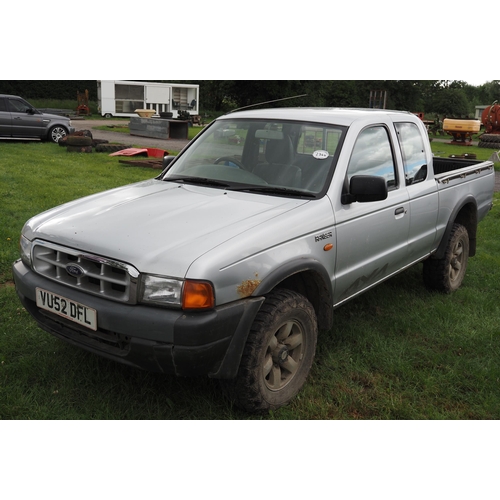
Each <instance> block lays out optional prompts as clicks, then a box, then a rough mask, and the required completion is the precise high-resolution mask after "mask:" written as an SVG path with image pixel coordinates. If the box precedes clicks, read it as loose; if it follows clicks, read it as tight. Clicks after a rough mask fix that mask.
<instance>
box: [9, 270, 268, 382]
mask: <svg viewBox="0 0 500 500" xmlns="http://www.w3.org/2000/svg"><path fill="white" fill-rule="evenodd" d="M12 269H13V274H14V281H15V284H16V291H17V294H18V296H19V298H20V300H21V302H22V304H23V305H24V307H25V308H26V310H27V311H28V312H29V313H30V314H31V315H32V316H33V317H34V318H35V320H36V321H37V323H38V325H39V326H40V327H41V328H43V329H44V330H46V331H47V332H49V333H52V334H53V335H55V336H57V337H59V338H61V339H63V340H66V341H67V342H69V343H71V344H74V345H77V346H79V347H82V348H83V349H86V350H88V351H90V352H93V353H95V354H98V355H100V356H103V357H106V358H109V359H113V360H115V361H119V362H121V363H125V364H128V365H131V366H135V367H137V368H142V369H145V370H148V371H155V372H163V373H170V374H175V375H180V376H192V375H208V376H210V377H213V378H232V377H234V376H235V375H236V373H237V370H238V366H239V364H240V360H241V354H242V352H243V348H244V346H245V343H246V340H247V336H248V332H249V330H250V326H251V325H252V323H253V320H254V318H255V315H256V314H257V312H258V310H259V309H260V306H261V304H262V302H263V301H264V298H263V297H253V298H247V299H244V300H241V301H237V302H233V303H231V304H227V305H224V306H220V307H217V308H215V309H214V310H211V311H208V312H186V311H181V310H173V309H163V308H157V307H151V306H144V305H128V304H123V303H120V302H114V301H111V300H108V299H103V298H101V297H97V296H93V295H88V294H86V293H82V292H80V291H79V290H75V289H73V288H70V287H66V286H64V285H61V284H59V283H56V282H54V281H51V280H48V279H46V278H44V277H43V276H40V275H39V274H37V273H35V272H33V271H32V270H31V269H29V268H28V267H26V266H25V265H24V264H23V262H21V261H20V260H18V261H16V262H15V263H14V265H13V268H12ZM36 287H40V288H43V289H45V290H49V291H51V292H53V293H55V294H58V295H61V296H63V297H66V298H68V299H71V300H74V301H76V302H79V303H82V304H84V305H86V306H88V307H91V308H93V309H95V310H96V311H97V325H98V328H97V331H92V330H89V329H87V328H85V327H83V326H80V325H78V324H76V323H74V322H72V321H70V320H66V319H64V318H62V317H60V316H58V315H56V314H52V313H50V312H47V311H44V310H42V309H39V308H38V307H37V305H36V297H35V289H36Z"/></svg>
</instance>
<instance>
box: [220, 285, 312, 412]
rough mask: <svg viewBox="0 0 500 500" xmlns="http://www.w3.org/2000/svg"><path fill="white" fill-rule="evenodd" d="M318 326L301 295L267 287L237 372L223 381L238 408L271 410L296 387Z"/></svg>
mask: <svg viewBox="0 0 500 500" xmlns="http://www.w3.org/2000/svg"><path fill="white" fill-rule="evenodd" d="M317 336H318V327H317V321H316V313H315V311H314V308H313V306H312V305H311V303H310V302H309V301H308V300H307V299H306V298H305V297H304V296H303V295H301V294H299V293H297V292H294V291H291V290H285V289H278V290H275V291H273V292H272V293H271V294H269V295H268V296H267V297H266V300H265V302H264V304H263V305H262V307H261V309H260V311H259V312H258V313H257V316H256V317H255V321H254V323H253V325H252V328H251V330H250V333H249V335H248V339H247V343H246V345H245V349H244V352H243V356H242V359H241V363H240V367H239V370H238V374H237V376H236V378H235V379H234V380H229V381H224V382H225V383H226V389H227V392H228V393H229V396H230V397H231V399H232V400H233V401H234V403H235V404H236V405H237V406H239V407H240V408H242V409H244V410H246V411H250V412H257V411H265V410H274V409H277V408H279V407H280V406H283V405H285V404H287V403H288V402H289V401H290V400H291V399H292V398H294V397H295V396H296V395H297V393H298V392H299V391H300V389H301V388H302V386H303V385H304V382H305V380H306V378H307V375H308V374H309V371H310V369H311V366H312V363H313V359H314V354H315V351H316V339H317Z"/></svg>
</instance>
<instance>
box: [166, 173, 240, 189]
mask: <svg viewBox="0 0 500 500" xmlns="http://www.w3.org/2000/svg"><path fill="white" fill-rule="evenodd" d="M163 180H164V181H171V182H180V183H185V184H203V185H204V186H215V187H224V188H225V187H229V186H230V185H231V184H227V183H226V182H221V181H217V180H215V179H208V178H207V177H192V176H186V177H175V176H174V177H164V178H163Z"/></svg>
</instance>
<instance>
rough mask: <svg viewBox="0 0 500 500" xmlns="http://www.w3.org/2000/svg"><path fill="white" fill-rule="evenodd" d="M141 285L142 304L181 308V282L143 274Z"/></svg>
mask: <svg viewBox="0 0 500 500" xmlns="http://www.w3.org/2000/svg"><path fill="white" fill-rule="evenodd" d="M141 285H142V286H141V300H142V302H149V303H152V304H158V305H163V306H176V307H180V306H181V295H182V285H183V281H180V280H174V279H170V278H163V277H161V276H154V275H152V274H145V275H143V277H142V284H141Z"/></svg>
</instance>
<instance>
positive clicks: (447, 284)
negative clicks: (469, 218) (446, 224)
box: [424, 224, 469, 293]
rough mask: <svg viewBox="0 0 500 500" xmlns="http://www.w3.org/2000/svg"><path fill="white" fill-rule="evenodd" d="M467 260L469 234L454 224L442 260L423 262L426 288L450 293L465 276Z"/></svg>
mask: <svg viewBox="0 0 500 500" xmlns="http://www.w3.org/2000/svg"><path fill="white" fill-rule="evenodd" d="M468 259H469V233H468V232H467V229H466V228H465V227H464V226H462V225H461V224H454V225H453V228H452V230H451V234H450V236H449V238H448V245H447V247H446V251H445V254H444V257H443V258H442V259H432V258H430V259H427V260H425V261H424V282H425V285H426V286H427V287H428V288H431V289H433V290H438V291H440V292H445V293H451V292H454V291H455V290H457V289H458V288H459V287H460V285H461V284H462V281H463V279H464V276H465V271H466V269H467V261H468Z"/></svg>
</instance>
